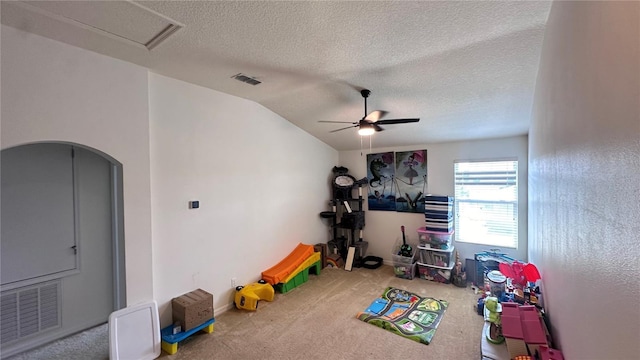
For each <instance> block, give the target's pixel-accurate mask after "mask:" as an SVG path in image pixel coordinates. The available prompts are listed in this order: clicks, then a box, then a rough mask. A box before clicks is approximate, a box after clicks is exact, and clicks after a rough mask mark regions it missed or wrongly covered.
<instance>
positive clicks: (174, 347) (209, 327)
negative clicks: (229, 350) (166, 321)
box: [160, 318, 216, 355]
mask: <svg viewBox="0 0 640 360" xmlns="http://www.w3.org/2000/svg"><path fill="white" fill-rule="evenodd" d="M215 321H216V319H215V318H212V319H211V320H207V321H205V322H203V323H202V324H200V325H198V326H196V327H194V328H193V329H191V330H189V331H183V332H179V333H177V334H174V333H173V325H169V326H167V327H166V328H164V329H162V330H160V337H161V338H162V350H164V351H166V352H167V353H168V354H169V355H173V354H175V353H176V352H178V343H179V342H180V341H182V340H184V339H186V338H188V337H189V336H191V335H193V334H195V333H197V332H198V331H200V330H203V331H204V332H206V333H207V334H211V333H212V332H213V323H214V322H215Z"/></svg>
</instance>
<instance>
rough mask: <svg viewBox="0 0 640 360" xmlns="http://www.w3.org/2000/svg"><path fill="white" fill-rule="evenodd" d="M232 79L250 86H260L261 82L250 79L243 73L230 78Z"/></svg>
mask: <svg viewBox="0 0 640 360" xmlns="http://www.w3.org/2000/svg"><path fill="white" fill-rule="evenodd" d="M232 78H233V79H236V80H238V81H242V82H243V83H247V84H250V85H254V86H255V85H259V84H262V81H259V80H256V79H255V78H253V77H251V76H247V75H245V74H243V73H238V74H235V75H233V76H232Z"/></svg>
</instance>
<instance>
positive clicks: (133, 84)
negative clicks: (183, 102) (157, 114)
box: [1, 26, 153, 304]
mask: <svg viewBox="0 0 640 360" xmlns="http://www.w3.org/2000/svg"><path fill="white" fill-rule="evenodd" d="M1 64H2V91H1V93H2V138H1V144H2V148H3V149H5V148H9V147H13V146H17V145H21V144H27V143H33V142H40V141H62V142H71V143H77V144H82V145H85V146H89V147H92V148H94V149H97V150H99V151H102V152H104V153H106V154H108V155H110V156H111V157H113V158H115V159H116V160H117V161H119V162H120V163H122V165H123V171H124V173H123V182H124V184H123V191H124V217H125V218H124V230H125V241H126V249H125V250H126V254H127V256H126V270H127V303H129V304H134V303H137V302H140V301H143V300H149V299H151V298H152V296H153V293H152V272H151V270H152V268H151V208H150V202H151V200H150V178H149V125H148V124H149V113H148V92H147V86H148V85H147V70H146V69H144V68H141V67H139V66H136V65H132V64H129V63H126V62H123V61H120V60H115V59H112V58H109V57H106V56H102V55H98V54H95V53H92V52H89V51H85V50H82V49H79V48H76V47H72V46H69V45H66V44H63V43H59V42H56V41H53V40H49V39H46V38H43V37H40V36H37V35H33V34H30V33H26V32H23V31H20V30H16V29H14V28H11V27H6V26H2V60H1Z"/></svg>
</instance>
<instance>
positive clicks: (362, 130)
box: [319, 89, 420, 136]
mask: <svg viewBox="0 0 640 360" xmlns="http://www.w3.org/2000/svg"><path fill="white" fill-rule="evenodd" d="M360 94H361V95H362V97H363V98H364V115H365V116H364V117H363V118H362V119H360V120H359V121H356V122H348V121H319V122H321V123H333V124H351V125H350V126H347V127H343V128H340V129H336V130H331V131H329V132H332V133H333V132H336V131H341V130H346V129H350V128H354V127H357V128H358V134H360V135H364V136H368V135H373V133H375V132H377V131H383V130H384V128H382V127H381V126H380V125H391V124H405V123H413V122H418V121H420V119H419V118H410V119H387V120H380V119H381V118H382V117H384V116H385V115H386V114H387V112H386V111H381V110H375V111H372V112H371V113H369V114H367V98H368V97H369V95H370V94H371V91H370V90H367V89H362V90H361V91H360Z"/></svg>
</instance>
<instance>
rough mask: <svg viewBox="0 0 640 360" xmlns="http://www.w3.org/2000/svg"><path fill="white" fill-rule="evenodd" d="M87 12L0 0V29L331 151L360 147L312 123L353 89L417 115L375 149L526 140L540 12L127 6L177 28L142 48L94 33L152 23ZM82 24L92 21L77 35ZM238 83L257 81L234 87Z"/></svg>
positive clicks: (542, 6) (486, 7) (345, 105)
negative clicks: (220, 97) (62, 45)
mask: <svg viewBox="0 0 640 360" xmlns="http://www.w3.org/2000/svg"><path fill="white" fill-rule="evenodd" d="M86 3H89V2H83V1H79V2H77V1H74V2H50V1H48V2H46V6H44V5H42V3H40V2H32V3H30V2H7V1H3V2H2V23H3V24H6V25H9V26H13V27H17V28H20V29H22V30H26V31H29V32H33V33H36V34H40V35H43V36H47V37H49V38H52V39H55V40H59V41H63V42H66V43H69V44H72V45H75V46H79V47H82V48H85V49H88V50H92V51H96V52H99V53H102V54H105V55H109V56H113V57H115V58H119V59H123V60H126V61H130V62H133V63H136V64H139V65H142V66H145V67H148V68H149V69H151V70H152V71H154V72H157V73H159V74H164V75H167V76H170V77H174V78H177V79H181V80H184V81H188V82H191V83H195V84H198V85H202V86H205V87H208V88H211V89H215V90H218V91H221V92H224V93H228V94H232V95H236V96H239V97H243V98H246V99H250V100H253V101H256V102H258V103H260V104H262V105H264V106H265V107H266V108H268V109H270V110H272V111H274V112H275V113H277V114H279V115H281V116H282V117H284V118H285V119H287V120H289V121H290V122H292V123H294V124H295V125H297V126H298V127H300V128H302V129H303V130H305V131H307V132H309V133H311V134H312V135H314V136H315V137H317V138H319V139H320V140H322V141H324V142H325V143H327V144H329V145H331V146H332V147H334V148H336V149H338V150H349V149H358V148H359V147H360V139H359V136H358V135H357V132H356V130H355V129H348V130H344V131H340V132H337V133H329V131H330V130H333V129H337V128H339V127H342V126H341V124H326V123H318V121H320V120H328V121H349V122H354V121H358V120H360V119H361V118H362V117H363V116H364V102H363V99H362V97H361V95H360V93H359V90H361V89H363V88H367V89H370V90H371V96H370V97H369V99H368V110H369V111H372V110H386V111H388V112H389V114H388V115H387V116H386V118H406V117H419V118H420V119H421V120H420V122H419V123H415V124H399V125H387V126H385V129H386V131H384V132H380V133H376V134H375V135H374V136H373V139H372V144H373V146H374V147H386V146H402V145H417V144H424V143H429V142H442V141H453V140H468V139H482V138H493V137H502V136H511V135H519V134H526V133H527V132H528V128H529V118H530V113H531V105H532V101H533V91H534V86H535V80H536V75H537V69H538V61H539V57H540V49H541V45H542V39H543V36H544V26H545V24H546V21H547V16H548V13H549V9H550V6H551V2H550V1H543V2H524V1H502V2H489V1H478V2H475V1H465V2H453V1H438V2H436V1H433V2H431V1H417V2H411V1H357V2H356V1H350V2H346V1H340V2H332V1H317V2H316V1H295V2H275V1H259V2H257V1H256V2H252V1H219V2H218V1H215V2H214V1H199V2H191V1H166V2H165V1H137V2H135V4H134V5H140V6H138V7H141V8H142V10H144V11H147V12H148V13H149V14H152V15H157V16H159V17H160V18H163V19H167V20H169V21H170V22H173V23H175V24H179V25H182V26H183V28H181V29H180V30H179V31H177V32H175V33H174V34H173V35H171V36H170V37H168V38H167V39H166V40H165V41H164V42H162V43H161V44H160V45H158V46H157V47H155V48H153V49H152V50H151V51H149V50H148V49H146V48H145V47H144V46H139V44H134V43H133V42H131V41H125V40H123V39H121V38H119V37H118V36H113V35H112V34H111V32H113V30H110V33H109V34H107V33H106V32H103V31H100V30H99V29H114V28H125V30H127V32H128V33H131V34H146V33H147V31H148V30H147V29H142V27H143V26H147V25H150V24H151V25H155V26H156V27H157V26H158V25H157V24H156V23H157V21H156V20H155V18H154V17H153V16H147V15H143V14H139V15H135V16H134V17H133V18H132V19H126V18H123V16H125V15H126V14H122V11H121V8H126V5H131V4H126V3H125V4H122V3H121V4H119V5H120V6H119V7H118V8H116V9H114V10H110V11H107V10H104V9H103V10H101V11H100V12H99V13H98V15H96V13H92V11H95V10H92V8H95V7H94V6H85V7H83V5H87V4H86ZM108 3H110V2H104V4H101V6H102V5H104V6H108V5H106V4H108ZM123 5H124V6H123ZM43 8H44V10H43ZM98 8H99V7H98ZM63 10H64V14H65V15H63V16H61V15H60V13H61V12H62V11H63ZM137 12H139V11H138V10H136V11H135V12H134V11H125V13H132V14H136V13H137ZM52 14H53V15H52ZM66 14H73V15H66ZM66 16H69V17H70V18H69V17H66ZM80 19H82V24H80V23H79V21H80ZM87 19H93V21H95V24H88V25H89V26H87V24H86V22H87V21H88V20H87ZM136 19H140V20H145V21H139V24H138V22H137V21H136ZM160 23H162V22H160ZM138 26H139V27H141V28H140V29H137V27H138ZM238 73H242V74H245V75H248V76H251V77H254V78H256V79H257V80H259V81H261V82H262V83H261V84H260V85H257V86H252V85H248V84H245V83H242V82H239V81H237V80H235V79H232V76H233V75H235V74H238ZM230 121H232V119H230ZM367 144H368V141H367Z"/></svg>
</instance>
